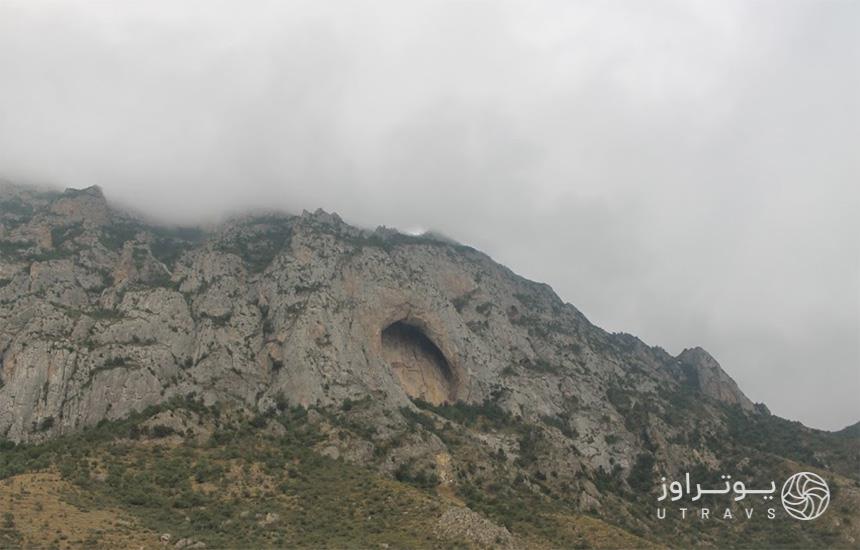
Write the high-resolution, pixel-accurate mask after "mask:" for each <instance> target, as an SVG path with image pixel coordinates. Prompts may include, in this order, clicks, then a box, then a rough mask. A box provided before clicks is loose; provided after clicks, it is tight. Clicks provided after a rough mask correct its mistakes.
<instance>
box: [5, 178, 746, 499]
mask: <svg viewBox="0 0 860 550" xmlns="http://www.w3.org/2000/svg"><path fill="white" fill-rule="evenodd" d="M0 253H2V255H0V360H2V367H0V436H2V437H5V438H8V439H12V440H14V441H32V440H41V439H45V438H48V437H51V436H55V435H59V434H64V433H69V432H73V431H75V430H78V429H81V428H83V427H85V426H89V425H93V424H96V423H97V422H99V421H100V420H102V419H106V418H107V419H112V418H121V417H123V416H125V415H128V414H129V413H131V412H133V411H137V410H141V409H143V408H145V407H147V406H149V405H153V404H157V403H161V402H164V401H167V400H169V399H172V398H186V397H188V396H194V397H195V398H198V399H202V400H203V401H204V403H206V404H213V403H219V402H229V403H232V404H235V405H237V406H240V407H244V408H247V409H248V410H250V411H261V412H264V411H266V410H271V409H272V408H274V407H276V406H277V405H278V404H279V403H282V402H284V401H286V402H289V403H290V404H294V405H303V406H313V407H317V408H319V409H320V410H325V409H326V408H331V407H334V408H337V407H341V406H342V404H343V403H346V402H354V401H358V400H366V399H369V400H370V401H369V403H370V405H369V406H368V410H367V412H366V413H363V414H365V416H364V417H363V418H362V419H361V422H363V423H364V424H365V425H368V426H372V427H373V430H374V434H375V436H374V443H373V445H375V446H376V447H377V449H376V452H377V453H378V454H379V453H383V454H382V455H380V456H386V455H384V453H389V455H387V456H388V457H389V458H390V460H388V462H385V465H384V468H396V467H397V465H398V464H399V463H400V462H402V461H409V460H414V459H416V457H418V456H419V455H420V453H419V452H418V451H415V452H412V451H411V450H410V448H414V449H420V450H421V452H425V451H426V452H432V453H435V454H438V453H443V452H445V445H444V444H443V442H442V441H441V440H440V439H438V438H436V436H427V437H425V438H424V439H422V440H421V441H420V442H419V441H418V440H417V439H416V441H415V442H414V446H413V447H409V445H413V444H412V443H409V441H411V440H409V439H406V440H403V441H401V442H400V443H399V445H400V447H398V448H395V447H394V446H393V444H389V443H385V441H386V437H388V436H389V435H390V434H391V433H393V432H392V430H393V429H394V428H393V427H392V426H395V425H397V424H398V423H400V424H401V425H402V424H403V423H404V422H407V421H408V418H407V416H404V414H406V413H404V412H403V411H404V410H407V411H408V410H414V408H415V404H414V401H413V400H418V399H420V400H421V401H422V402H427V403H429V404H430V405H442V404H445V403H448V404H451V403H466V404H469V406H472V407H485V408H487V410H490V411H502V412H503V413H504V414H506V415H509V418H511V419H518V420H517V421H523V422H528V423H530V424H531V425H534V426H538V427H539V432H540V438H541V439H540V440H541V441H542V442H544V443H545V444H546V445H547V449H548V450H547V453H546V456H547V457H551V459H552V460H553V461H554V463H555V464H562V465H565V467H566V468H567V470H569V471H570V472H578V471H581V470H582V469H583V468H598V469H599V468H602V469H604V470H605V471H610V470H618V469H619V468H620V469H621V470H622V471H627V470H629V469H630V468H632V466H633V464H634V463H635V461H636V457H637V456H638V455H639V454H640V453H641V452H643V449H646V450H647V449H656V451H655V452H657V453H662V454H664V455H665V457H667V458H668V457H672V458H673V459H675V458H679V459H680V458H683V457H685V456H688V455H689V454H690V452H691V451H690V450H689V449H688V448H687V447H684V446H683V445H680V444H676V443H672V442H671V441H676V440H677V441H680V440H681V439H682V438H681V436H680V435H679V434H680V433H681V432H682V431H683V430H685V429H687V427H686V426H684V425H681V424H676V423H673V420H672V418H673V416H672V414H670V413H671V412H672V410H673V408H674V407H675V406H676V405H675V404H673V402H672V400H673V399H674V398H675V396H678V395H682V394H684V393H685V392H686V393H689V392H691V391H697V392H700V394H702V395H704V396H705V399H704V400H703V401H702V403H701V405H700V406H702V407H707V406H709V405H708V403H710V402H712V403H714V404H716V403H717V402H723V403H728V404H731V405H737V406H739V407H741V409H743V410H747V411H750V410H752V406H751V403H750V402H749V400H748V399H746V397H745V396H744V395H743V394H742V393H741V392H740V390H739V389H738V388H737V385H736V384H735V383H734V382H733V381H732V380H731V378H730V377H728V375H726V374H725V372H723V371H722V369H721V368H720V367H719V365H718V364H717V363H716V361H714V360H713V358H711V357H710V356H709V355H707V353H705V352H704V351H702V350H699V349H695V350H687V351H685V352H684V353H682V354H681V355H680V356H679V357H678V358H673V357H671V356H669V355H668V354H667V353H666V352H664V351H663V350H661V349H660V348H652V347H650V346H648V345H646V344H644V343H642V342H641V341H639V340H638V339H636V338H635V337H632V336H629V335H623V334H609V333H606V332H605V331H603V330H601V329H600V328H598V327H596V326H594V325H592V324H591V323H590V322H589V321H588V320H587V319H586V318H585V317H584V316H583V315H582V314H581V313H580V312H579V311H578V310H577V309H576V308H575V307H574V306H572V305H570V304H566V303H563V302H562V301H561V300H560V299H559V298H558V296H556V295H555V293H554V292H553V291H552V289H550V288H549V287H548V286H546V285H542V284H538V283H534V282H531V281H528V280H525V279H523V278H521V277H519V276H517V275H515V274H514V273H512V272H511V271H510V270H508V269H507V268H505V267H503V266H501V265H498V264H497V263H495V262H493V261H492V260H491V259H490V258H489V257H487V256H486V255H484V254H482V253H480V252H478V251H476V250H474V249H471V248H469V247H466V246H462V245H459V244H457V243H455V242H452V241H450V240H449V239H445V238H438V237H435V236H433V235H425V236H419V237H413V236H407V235H402V234H400V233H398V232H396V231H393V230H391V229H386V228H379V229H377V230H374V231H369V230H362V229H358V228H355V227H352V226H350V225H348V224H346V223H344V222H343V221H342V220H341V219H340V218H339V217H338V216H337V215H336V214H327V213H325V212H322V211H317V212H315V213H309V212H305V213H303V214H302V215H299V216H290V215H284V214H265V215H257V216H247V217H244V218H238V219H235V220H232V221H230V222H228V223H225V224H223V225H222V226H220V227H218V228H215V229H213V230H211V231H209V232H206V233H204V232H202V231H200V230H191V229H184V228H168V227H155V226H150V225H147V224H146V223H144V222H142V221H140V220H138V219H136V218H134V217H132V216H130V215H128V214H125V213H123V212H121V211H117V210H115V209H113V208H111V207H110V206H109V204H108V203H107V202H106V201H105V199H104V197H103V195H102V194H101V192H100V191H99V190H98V189H88V190H83V191H75V190H67V191H66V192H64V193H46V192H42V191H36V190H32V189H28V188H21V187H15V186H8V185H6V186H4V187H2V189H0ZM709 400H710V401H709ZM499 414H501V413H499ZM712 416H713V415H708V414H701V418H702V419H703V420H702V422H703V426H705V425H707V424H708V423H709V422H712V420H709V418H711V417H712ZM336 432H337V430H332V433H336ZM607 433H609V434H612V437H607V436H606V434H607ZM481 437H483V438H484V440H483V443H482V444H484V445H486V446H488V448H490V447H491V448H492V452H494V453H496V452H498V451H499V450H502V451H504V453H505V454H509V455H510V456H511V457H516V456H518V455H521V454H522V453H523V451H522V450H519V449H518V448H517V444H516V441H510V440H507V439H505V436H504V435H491V434H486V435H482V436H481ZM535 437H537V436H535ZM655 442H656V443H655ZM342 443H343V442H337V441H335V442H333V443H332V449H335V450H337V452H341V451H340V450H339V449H340V446H343V445H342ZM339 445H340V446H339ZM367 445H370V443H367V442H365V443H362V444H361V445H356V446H354V447H355V448H356V449H364V446H367ZM385 445H389V446H390V447H391V449H390V450H385V449H388V447H386V446H385ZM380 449H382V450H380ZM505 449H507V450H505ZM333 452H334V451H333ZM344 452H345V451H344ZM368 452H369V453H371V454H372V453H373V451H368ZM648 452H652V451H650V450H649V451H648ZM696 452H697V453H700V452H699V451H696ZM362 456H364V455H362ZM528 458H529V457H523V456H520V457H519V460H520V461H524V460H526V459H528ZM705 458H706V459H707V457H705ZM512 460H513V458H512ZM539 467H540V464H537V465H536V466H535V468H539ZM586 492H587V493H588V491H586ZM591 492H592V493H593V491H591ZM589 494H590V493H589ZM592 500H593V499H592ZM592 504H593V503H592Z"/></svg>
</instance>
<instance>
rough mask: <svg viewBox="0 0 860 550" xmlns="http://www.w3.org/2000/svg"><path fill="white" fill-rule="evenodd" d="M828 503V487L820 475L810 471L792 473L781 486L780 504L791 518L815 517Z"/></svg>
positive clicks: (806, 518)
mask: <svg viewBox="0 0 860 550" xmlns="http://www.w3.org/2000/svg"><path fill="white" fill-rule="evenodd" d="M828 504H830V488H829V487H828V486H827V482H826V481H824V480H823V479H822V478H821V476H819V475H817V474H813V473H812V472H800V473H798V474H794V475H793V476H791V477H790V478H788V480H787V481H786V482H785V485H783V486H782V506H783V508H785V511H786V512H788V515H790V516H791V517H793V518H796V519H800V520H804V521H805V520H810V519H815V518H817V517H818V516H820V515H821V514H823V513H824V511H825V510H826V509H827V505H828Z"/></svg>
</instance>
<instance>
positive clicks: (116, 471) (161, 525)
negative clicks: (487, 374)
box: [0, 403, 860, 548]
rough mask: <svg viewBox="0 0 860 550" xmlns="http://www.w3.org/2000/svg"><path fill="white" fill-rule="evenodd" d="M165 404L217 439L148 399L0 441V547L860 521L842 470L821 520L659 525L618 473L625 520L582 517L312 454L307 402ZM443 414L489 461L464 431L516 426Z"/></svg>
mask: <svg viewBox="0 0 860 550" xmlns="http://www.w3.org/2000/svg"><path fill="white" fill-rule="evenodd" d="M166 408H173V409H177V410H185V411H188V410H190V411H193V412H194V415H193V418H197V419H199V424H200V426H194V429H195V430H197V431H199V432H205V434H206V436H207V437H202V438H201V437H196V436H195V435H194V434H193V433H191V431H192V430H190V428H189V431H188V432H187V433H184V434H178V433H175V431H174V430H173V429H169V428H162V427H161V426H158V425H153V423H152V421H153V419H155V418H158V417H157V416H154V415H156V414H157V413H158V410H157V409H153V410H150V411H147V412H146V413H143V414H139V415H136V416H134V417H132V418H129V419H126V420H122V421H116V422H110V423H103V424H102V425H100V426H99V427H97V428H94V429H91V430H87V431H85V432H83V433H81V434H77V435H74V436H69V437H63V438H60V439H57V440H54V441H50V442H47V443H44V444H41V445H28V446H17V447H13V446H10V445H5V446H2V447H0V547H7V546H11V547H16V546H38V547H45V546H57V547H68V546H73V547H81V546H85V547H93V546H103V547H118V546H122V547H129V546H134V547H140V546H145V547H156V546H158V547H160V546H161V543H160V540H159V537H160V535H161V534H162V533H170V534H171V537H172V540H173V541H176V540H178V539H180V538H190V539H193V540H194V541H201V542H204V543H206V544H207V545H208V547H210V548H213V547H218V548H220V547H249V546H252V547H265V546H269V547H296V546H299V547H325V546H327V547H362V548H364V547H380V545H383V544H387V545H389V546H390V547H393V548H395V547H409V548H420V547H452V546H457V545H460V546H463V547H467V546H469V545H470V543H469V541H465V540H455V541H451V540H443V539H440V538H439V534H438V533H439V529H438V525H437V522H438V520H439V517H440V516H441V515H442V513H443V512H444V511H445V510H446V509H448V508H449V507H451V506H458V505H461V504H463V503H465V504H467V505H468V506H469V507H470V508H472V509H473V510H476V511H478V512H480V513H481V514H483V515H484V516H486V517H488V518H490V519H491V520H492V521H494V522H496V523H497V524H500V525H505V526H507V527H508V528H509V529H510V531H511V532H512V533H513V535H514V537H515V542H517V543H519V544H520V545H524V546H528V547H536V548H541V547H543V548H553V547H569V548H619V547H624V548H630V547H637V548H642V547H651V546H655V545H656V544H660V543H664V544H667V545H670V546H686V545H688V544H692V543H693V542H694V541H699V542H706V543H707V542H708V541H710V543H711V544H714V545H717V546H721V547H727V546H732V547H762V546H774V545H777V546H780V547H788V546H794V547H810V548H811V547H820V546H823V545H833V544H840V542H839V540H840V539H838V538H837V537H836V533H837V532H843V533H844V532H845V531H846V530H847V531H852V532H853V530H856V528H857V527H858V526H857V525H853V524H852V521H853V519H854V518H856V511H855V510H856V505H857V503H860V489H858V485H860V484H857V483H856V481H855V480H853V479H849V478H844V477H838V476H835V475H834V474H833V473H832V472H822V473H826V474H827V477H828V479H829V480H832V481H834V482H835V481H837V479H838V486H839V490H838V491H837V492H836V494H835V495H834V499H833V502H832V503H831V506H832V507H833V511H832V512H830V513H828V516H827V520H826V521H821V522H796V521H792V520H776V521H773V522H761V521H759V522H744V521H738V522H734V523H730V524H727V523H725V522H721V521H712V522H708V523H702V522H698V521H696V520H692V521H689V520H688V521H686V522H684V521H677V520H671V519H670V520H668V521H665V522H662V523H661V522H655V521H654V520H653V518H651V517H650V516H649V515H650V514H653V509H654V502H653V499H652V498H651V496H650V495H639V496H637V495H631V494H628V493H624V492H623V491H622V492H613V490H612V489H611V483H610V484H609V485H608V486H607V487H609V489H608V490H607V493H606V497H605V499H604V502H603V511H604V513H605V514H606V515H605V516H604V518H606V519H608V520H609V521H611V522H612V523H615V524H617V525H612V524H610V523H608V522H607V521H606V519H601V518H598V517H594V516H589V515H582V514H578V513H576V512H575V511H574V506H573V505H572V504H571V502H569V501H567V500H565V499H564V498H563V497H562V495H563V494H564V493H565V491H564V490H561V492H560V493H558V494H556V492H557V490H558V489H559V488H558V487H553V485H552V484H551V483H549V482H546V483H544V484H539V486H540V488H541V490H542V491H541V492H539V493H538V494H536V493H535V492H534V491H533V490H527V489H526V488H525V485H523V484H522V483H519V484H518V483H510V482H509V481H510V479H509V478H507V479H506V478H505V477H504V476H503V475H501V474H499V475H496V474H495V473H494V472H493V471H492V469H488V470H486V471H485V473H483V474H481V475H480V476H479V477H476V478H467V479H461V480H459V481H458V482H457V484H456V485H444V484H443V485H437V481H438V480H436V479H435V478H431V477H429V476H424V475H414V474H412V473H409V472H403V475H400V473H398V475H396V477H397V478H398V479H399V480H392V479H388V478H385V477H382V476H380V475H379V474H378V472H377V471H376V470H375V469H371V468H370V467H362V466H359V465H355V464H351V463H348V462H344V461H341V460H334V459H331V458H328V457H325V456H322V455H320V454H318V453H317V452H315V451H314V450H313V447H314V445H315V444H316V443H318V442H319V441H321V435H320V434H319V432H318V431H317V428H316V427H315V426H314V425H313V424H312V423H310V422H308V419H307V413H306V412H305V411H304V410H301V409H291V408H288V407H282V410H280V411H279V412H277V414H275V415H273V416H270V417H266V418H261V417H258V418H247V417H243V416H242V415H240V414H238V413H235V412H229V411H223V410H218V409H207V408H205V407H202V406H200V405H197V404H194V403H182V404H176V403H174V404H173V405H171V406H168V407H166ZM473 409H474V410H473ZM435 412H436V413H443V414H445V415H446V416H449V417H452V419H454V420H456V421H457V422H458V425H457V426H458V427H456V428H452V427H451V426H450V425H449V427H448V428H447V429H446V430H443V431H438V433H439V434H442V435H444V436H445V437H446V438H447V439H448V441H447V443H448V445H449V448H450V449H451V452H452V455H453V456H452V460H453V461H455V462H457V463H459V464H461V465H463V464H468V463H469V462H470V461H471V462H481V461H482V462H483V463H484V464H488V465H492V464H493V463H492V460H487V459H486V457H483V458H482V457H480V456H477V455H476V453H479V452H480V451H479V450H478V449H477V448H475V447H473V446H470V445H468V444H467V443H465V442H466V441H467V440H468V438H467V437H466V434H467V433H468V431H469V430H478V431H486V430H511V429H514V430H515V429H519V428H521V427H518V426H517V425H513V427H512V426H511V425H510V422H511V420H510V419H509V418H507V417H505V416H504V415H499V414H497V411H496V412H494V409H492V408H490V409H486V410H485V409H478V408H475V407H471V408H466V409H463V410H456V411H446V410H440V411H435ZM464 414H465V416H463V415H464ZM458 415H459V416H458ZM348 416H349V415H348V414H344V417H348ZM460 416H463V418H460ZM431 417H432V415H431V414H430V411H425V412H422V413H420V417H416V419H415V425H413V426H412V429H419V430H420V429H423V428H422V427H421V426H425V427H428V428H432V425H433V424H434V421H433V420H431ZM436 425H437V427H438V423H437V424H436ZM767 428H768V431H776V430H774V428H773V427H771V426H767ZM443 432H444V433H443ZM761 433H762V430H761V429H759V428H756V427H754V429H752V431H751V434H752V435H756V436H759V435H760V434H761ZM210 434H211V437H210ZM738 435H739V434H738ZM813 435H814V434H813ZM814 436H815V437H819V436H818V435H814ZM792 445H795V446H796V445H800V444H799V443H792ZM805 448H806V447H803V446H801V451H799V452H800V453H801V454H803V452H805V451H804V449H805ZM789 450H791V449H785V451H786V452H785V453H783V455H784V454H789V453H788V451H789ZM737 452H738V464H739V465H740V463H741V461H743V459H744V458H745V457H747V456H750V454H749V451H748V450H741V451H737ZM840 453H842V450H840ZM838 456H841V454H840V455H838ZM758 460H760V461H761V464H762V465H766V466H767V467H768V468H770V469H769V470H768V471H767V473H768V474H769V475H771V474H773V473H774V472H773V471H772V467H773V466H772V465H773V464H775V463H776V461H778V460H779V461H782V462H784V468H785V469H786V472H790V471H797V470H798V469H813V470H815V468H814V467H812V468H809V467H808V466H803V465H801V464H797V463H791V462H789V461H785V459H781V458H779V457H771V458H767V457H763V456H758ZM746 463H747V466H746V467H747V468H748V469H749V471H743V472H741V471H739V472H738V473H739V474H740V473H743V474H745V475H748V476H750V477H751V478H757V476H758V474H762V475H763V471H759V469H758V467H757V466H756V459H755V456H754V460H747V461H746ZM491 468H492V466H491ZM523 471H526V470H523ZM834 485H835V484H834ZM857 523H858V524H860V522H857ZM634 533H636V534H634ZM655 541H656V542H655Z"/></svg>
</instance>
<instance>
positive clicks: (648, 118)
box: [0, 0, 860, 429]
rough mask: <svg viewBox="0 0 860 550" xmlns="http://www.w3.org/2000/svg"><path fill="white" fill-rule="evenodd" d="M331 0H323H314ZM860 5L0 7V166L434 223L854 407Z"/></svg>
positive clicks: (641, 329)
mask: <svg viewBox="0 0 860 550" xmlns="http://www.w3.org/2000/svg"><path fill="white" fill-rule="evenodd" d="M323 4H324V5H323ZM858 29H860V2H853V1H848V0H846V1H844V2H835V1H834V2H830V1H825V0H815V1H812V0H810V1H807V2H791V1H788V0H776V1H773V2H762V1H757V2H750V1H739V2H732V1H725V0H720V1H719V2H716V1H712V0H707V1H702V2H696V1H690V0H685V1H679V2H661V1H656V0H651V1H648V2H642V1H639V0H633V1H629V2H614V1H596V0H595V1H593V2H572V1H560V2H553V3H541V2H536V1H534V0H528V1H525V0H523V1H520V2H516V3H506V2H501V1H499V0H493V1H488V2H465V1H463V2H439V1H437V2H428V3H422V2H416V1H409V2H403V1H397V0H394V1H390V2H360V1H350V2H343V3H340V4H339V3H336V2H319V1H314V2H263V1H259V2H238V1H237V2H219V1H213V0H206V1H200V2H193V1H187V2H167V1H164V2H156V1H147V2H138V1H134V2H131V1H128V2H127V1H116V0H111V1H103V2H98V1H84V0H82V1H79V2H41V1H40V2H33V1H32V0H21V1H10V0H0V176H4V177H6V178H8V179H12V180H17V181H31V182H32V181H35V182H45V183H52V184H55V185H61V186H73V187H83V186H88V185H92V184H98V185H101V186H102V187H103V188H104V189H105V193H106V194H107V195H108V198H109V199H111V200H114V201H118V202H122V203H126V204H133V205H135V206H136V207H137V208H138V209H140V210H142V211H144V212H146V213H149V214H151V215H155V216H158V217H160V218H161V219H164V220H169V221H174V222H184V223H196V222H206V221H211V220H213V219H216V218H218V217H222V216H224V215H226V214H228V213H230V212H234V211H236V210H237V209H243V208H252V207H260V206H266V207H273V206H274V207H280V208H283V209H285V210H289V211H300V210H301V209H303V208H306V209H315V208H317V207H322V208H324V209H326V210H334V211H337V212H338V213H340V214H341V215H342V216H343V217H344V218H345V219H346V220H347V221H350V222H352V223H355V224H358V225H362V226H370V227H375V226H376V225H380V224H385V225H389V226H394V227H398V228H401V229H404V230H414V229H418V228H433V229H436V230H439V231H441V232H443V233H445V234H448V235H450V236H451V237H453V238H456V239H457V240H460V241H462V242H465V243H468V244H471V245H473V246H475V247H477V248H480V249H482V250H484V251H486V252H487V253H489V254H490V255H492V256H493V257H494V258H495V259H497V260H498V261H500V262H502V263H504V264H506V265H508V266H509V267H511V268H512V269H513V270H514V271H517V272H518V273H520V274H522V275H524V276H527V277H529V278H532V279H536V280H539V281H544V282H547V283H549V284H551V285H552V286H553V287H554V288H555V289H556V291H557V292H558V293H559V294H560V295H561V297H562V298H563V299H564V300H566V301H569V302H571V303H573V304H575V305H576V306H577V307H578V308H579V309H581V310H582V311H583V312H584V313H585V314H586V315H587V316H588V317H589V318H590V319H591V320H592V321H593V322H595V323H597V324H599V325H600V326H602V327H604V328H606V329H607V330H611V331H624V332H630V333H633V334H636V335H637V336H639V337H641V338H642V339H643V340H645V341H646V342H647V343H649V344H652V345H661V346H663V347H665V348H666V349H667V350H668V351H670V352H671V353H673V354H674V353H678V352H680V351H681V350H682V349H683V348H685V347H692V346H696V345H701V346H702V347H704V348H705V349H707V350H709V351H710V352H711V353H712V354H713V355H714V356H715V357H716V358H717V360H718V361H720V362H721V363H722V365H723V367H724V368H725V369H726V370H727V371H728V372H729V374H731V375H732V376H733V377H734V378H735V379H736V380H737V381H738V383H739V384H740V386H741V388H742V389H743V390H744V391H745V392H746V393H747V395H749V397H750V398H751V399H753V400H754V401H763V402H765V403H767V404H768V405H769V406H770V408H771V410H772V411H773V412H774V413H776V414H779V415H781V416H785V417H788V418H791V419H798V420H801V421H802V422H804V423H806V424H808V425H811V426H814V427H819V428H826V429H837V428H841V427H843V426H845V425H846V424H849V423H853V422H856V421H858V420H860V398H858V395H860V99H858V98H860V32H858Z"/></svg>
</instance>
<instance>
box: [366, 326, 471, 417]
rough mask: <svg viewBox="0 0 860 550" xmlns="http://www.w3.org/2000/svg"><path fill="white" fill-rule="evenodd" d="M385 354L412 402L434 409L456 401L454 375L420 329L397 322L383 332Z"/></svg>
mask: <svg viewBox="0 0 860 550" xmlns="http://www.w3.org/2000/svg"><path fill="white" fill-rule="evenodd" d="M382 354H383V356H384V358H385V360H386V361H388V364H389V365H391V368H392V369H393V370H394V374H395V375H396V376H397V379H398V380H399V381H400V385H401V386H403V389H404V390H406V393H407V394H408V395H409V396H410V397H413V398H417V399H423V400H424V401H427V402H428V403H432V404H434V405H441V404H442V403H447V402H451V401H454V389H455V383H454V382H455V380H454V378H455V377H454V371H453V370H452V369H451V365H450V364H448V360H447V359H445V355H444V354H443V353H442V351H441V350H440V349H439V348H438V347H437V346H436V344H434V343H433V341H432V340H430V338H428V337H427V335H426V334H424V331H422V330H421V329H420V328H418V327H415V326H412V325H409V324H406V323H404V322H403V321H397V322H395V323H392V324H391V325H389V326H388V327H387V328H386V329H385V330H383V331H382Z"/></svg>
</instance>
